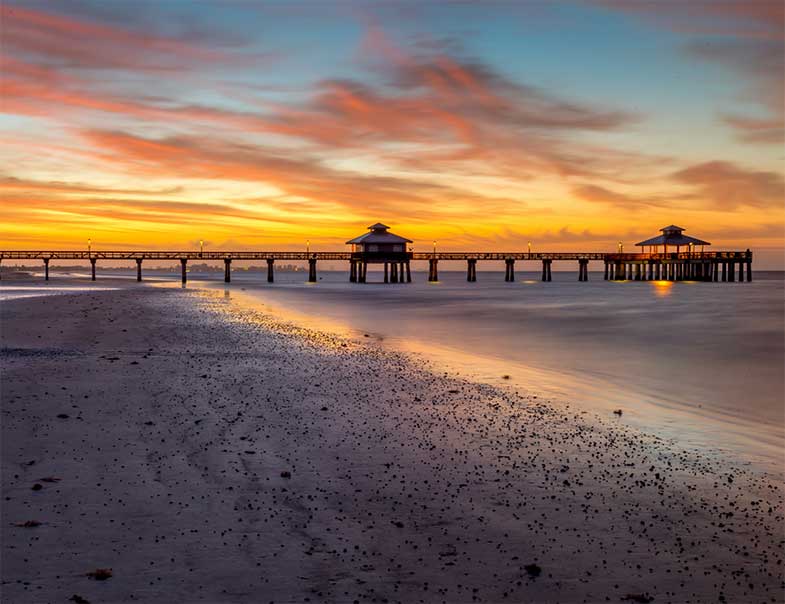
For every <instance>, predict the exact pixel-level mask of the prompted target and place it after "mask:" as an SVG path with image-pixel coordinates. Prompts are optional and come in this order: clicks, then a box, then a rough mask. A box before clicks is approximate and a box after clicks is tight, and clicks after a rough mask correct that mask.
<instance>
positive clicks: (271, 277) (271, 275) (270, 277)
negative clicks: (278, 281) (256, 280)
mask: <svg viewBox="0 0 785 604" xmlns="http://www.w3.org/2000/svg"><path fill="white" fill-rule="evenodd" d="M274 281H275V258H268V259H267V283H273V282H274Z"/></svg>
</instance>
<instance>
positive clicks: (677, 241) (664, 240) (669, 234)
mask: <svg viewBox="0 0 785 604" xmlns="http://www.w3.org/2000/svg"><path fill="white" fill-rule="evenodd" d="M684 230H685V229H683V228H681V227H677V226H676V225H675V224H672V225H670V226H666V227H663V228H661V229H660V231H661V232H662V235H658V236H657V237H652V238H651V239H647V240H646V241H641V242H639V243H636V244H635V245H640V246H644V245H689V244H691V243H692V244H694V245H711V243H709V242H708V241H703V240H702V239H696V238H695V237H690V236H689V235H683V234H682V231H684Z"/></svg>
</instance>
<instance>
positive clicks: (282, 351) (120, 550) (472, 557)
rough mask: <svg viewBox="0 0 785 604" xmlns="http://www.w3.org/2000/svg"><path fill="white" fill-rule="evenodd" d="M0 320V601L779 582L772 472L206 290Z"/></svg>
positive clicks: (778, 499)
mask: <svg viewBox="0 0 785 604" xmlns="http://www.w3.org/2000/svg"><path fill="white" fill-rule="evenodd" d="M0 321H1V323H0V329H1V333H0V336H1V345H2V346H1V348H0V360H1V362H2V384H1V391H0V397H1V399H2V400H1V402H2V489H3V493H2V495H3V506H2V519H3V526H2V542H3V551H2V598H3V601H4V602H13V603H17V602H18V603H23V602H36V603H39V602H68V601H73V602H85V601H86V602H91V603H107V602H165V603H169V602H213V603H223V602H226V603H234V602H238V603H239V602H308V601H310V602H403V603H409V602H427V603H430V602H447V603H460V602H535V603H536V602H543V603H544V602H589V603H593V602H605V601H610V602H620V601H627V602H643V603H646V602H655V603H656V604H660V603H665V602H673V603H686V602H729V603H730V602H781V601H782V599H783V589H784V587H785V584H784V583H783V580H784V578H785V569H784V568H783V557H785V556H784V555H783V543H784V539H783V529H784V528H785V520H784V519H783V484H782V480H781V477H777V476H772V475H769V474H766V473H765V472H763V471H762V470H759V469H756V468H753V467H751V466H749V465H747V464H745V463H744V462H743V461H741V460H730V459H723V458H720V457H717V456H716V455H703V454H701V453H700V452H699V451H695V450H686V449H683V448H680V447H679V446H677V445H675V444H674V443H672V442H668V441H665V440H663V439H661V438H658V437H657V436H655V435H651V434H647V433H645V432H642V431H640V430H639V429H636V428H633V427H631V426H629V425H627V424H626V423H625V420H624V415H623V414H622V415H615V414H608V415H607V416H602V415H595V414H593V413H588V412H586V411H585V410H584V409H582V407H581V406H580V404H579V401H575V402H573V403H569V404H565V403H556V402H550V401H547V400H544V399H543V397H542V396H538V394H537V392H536V387H535V386H534V385H533V386H532V387H531V390H522V389H518V388H515V387H513V386H512V385H511V386H510V387H509V388H507V387H498V386H493V385H489V384H483V383H478V382H473V381H469V380H467V379H465V378H461V377H460V376H454V375H448V374H445V373H444V372H443V371H441V370H440V368H439V367H437V366H435V365H433V364H430V363H429V361H428V360H427V359H425V358H422V357H418V356H416V355H412V354H403V353H400V352H395V351H392V350H390V349H389V348H388V347H386V346H385V343H384V341H383V340H379V339H377V338H376V337H373V336H369V337H365V336H363V335H362V334H359V335H357V336H354V335H352V336H346V337H342V336H339V335H335V334H327V333H324V332H319V331H316V330H313V329H306V328H304V327H301V326H297V325H294V324H291V323H286V322H284V321H282V320H280V319H279V318H277V317H275V316H272V315H270V314H266V313H264V312H263V311H260V310H259V309H256V308H253V307H246V306H243V305H241V304H238V303H237V302H235V301H233V300H232V299H231V298H228V297H225V296H224V295H223V293H221V292H214V291H198V290H181V289H175V288H170V289H166V288H151V287H130V288H125V289H118V290H116V291H102V292H88V293H79V294H75V295H71V294H69V295H59V296H48V297H36V298H27V299H21V300H12V301H5V302H2V303H0ZM98 569H111V576H108V577H107V575H108V574H109V573H100V572H99V573H98V574H97V575H95V572H96V571H97V570H98ZM90 573H93V575H92V576H91V575H90Z"/></svg>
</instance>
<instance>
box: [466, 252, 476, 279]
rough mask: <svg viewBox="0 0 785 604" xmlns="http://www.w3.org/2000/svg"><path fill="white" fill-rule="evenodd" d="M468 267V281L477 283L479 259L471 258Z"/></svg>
mask: <svg viewBox="0 0 785 604" xmlns="http://www.w3.org/2000/svg"><path fill="white" fill-rule="evenodd" d="M466 265H467V266H466V280H467V281H468V282H469V283H474V282H475V281H477V259H476V258H469V259H468V260H467V261H466Z"/></svg>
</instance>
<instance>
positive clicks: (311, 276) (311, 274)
mask: <svg viewBox="0 0 785 604" xmlns="http://www.w3.org/2000/svg"><path fill="white" fill-rule="evenodd" d="M308 283H316V258H309V259H308Z"/></svg>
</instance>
